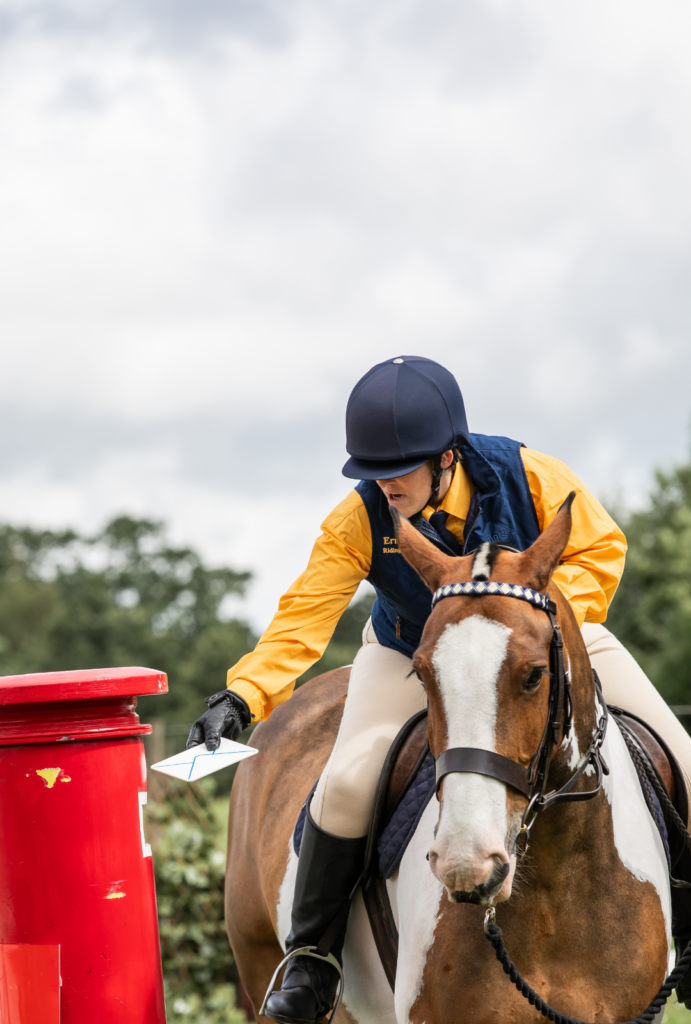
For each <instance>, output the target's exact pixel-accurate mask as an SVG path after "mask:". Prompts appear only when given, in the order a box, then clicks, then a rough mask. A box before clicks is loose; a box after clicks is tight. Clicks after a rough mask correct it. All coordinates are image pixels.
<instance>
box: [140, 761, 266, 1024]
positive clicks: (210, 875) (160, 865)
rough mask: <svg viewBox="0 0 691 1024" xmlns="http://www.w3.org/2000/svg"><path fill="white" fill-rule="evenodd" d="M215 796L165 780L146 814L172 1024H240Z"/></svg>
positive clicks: (222, 818)
mask: <svg viewBox="0 0 691 1024" xmlns="http://www.w3.org/2000/svg"><path fill="white" fill-rule="evenodd" d="M157 781H158V780H157ZM215 792H216V781H215V779H213V778H208V779H202V780H201V781H199V782H196V783H193V784H192V785H190V784H189V783H185V782H182V783H180V782H177V781H175V780H173V779H166V778H163V779H162V780H160V781H158V784H157V786H156V794H157V799H156V800H155V801H154V802H153V803H151V804H150V805H149V807H148V811H147V817H148V820H149V823H150V834H151V840H152V846H153V852H154V866H155V870H156V898H157V901H158V921H159V930H160V935H161V956H162V960H163V980H164V985H165V995H166V1008H167V1011H168V1019H169V1020H170V1021H176V1020H180V1021H185V1020H187V1021H193V1022H194V1024H243V1022H244V1021H245V1020H246V1017H245V1013H244V1011H243V1010H240V1009H238V1008H236V1003H237V974H236V969H235V965H234V963H233V960H232V956H231V953H230V950H229V948H228V938H227V936H226V931H225V924H224V918H223V882H224V876H225V865H226V855H225V831H226V826H227V819H228V813H227V804H226V802H225V801H223V802H220V801H218V800H216V799H215Z"/></svg>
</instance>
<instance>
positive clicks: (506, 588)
mask: <svg viewBox="0 0 691 1024" xmlns="http://www.w3.org/2000/svg"><path fill="white" fill-rule="evenodd" d="M464 594H468V595H470V594H472V595H473V596H480V595H482V594H499V595H501V596H502V597H516V598H518V600H519V601H527V602H528V604H532V605H535V607H536V608H542V610H543V611H544V612H549V611H552V612H553V613H556V607H555V605H554V603H553V602H552V600H551V598H550V596H549V594H541V593H540V591H539V590H531V589H530V587H522V586H520V585H519V584H518V583H498V582H495V581H494V580H492V581H490V582H487V583H485V582H484V581H480V580H468V581H467V582H465V583H447V584H446V586H445V587H439V590H435V592H434V594H433V596H432V607H433V608H434V606H435V604H436V603H437V601H441V599H442V598H443V597H461V596H462V595H464Z"/></svg>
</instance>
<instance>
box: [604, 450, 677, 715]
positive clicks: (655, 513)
mask: <svg viewBox="0 0 691 1024" xmlns="http://www.w3.org/2000/svg"><path fill="white" fill-rule="evenodd" d="M618 521H619V522H620V523H621V526H622V528H623V530H624V532H625V533H626V537H627V540H628V542H629V551H628V555H627V559H626V569H625V572H624V576H623V578H622V581H621V584H620V586H619V589H618V591H617V593H616V596H615V598H614V601H613V602H612V607H611V610H610V614H609V616H608V619H607V626H608V628H610V629H611V630H612V631H613V632H614V633H615V634H616V636H617V637H618V638H619V639H620V640H621V641H622V643H623V644H625V645H626V647H628V649H629V650H630V651H631V653H632V654H633V656H634V657H635V658H636V660H637V661H638V662H639V664H640V666H641V668H642V669H643V670H644V671H645V672H646V673H647V674H648V675H649V676H650V678H651V679H652V681H653V682H654V683H655V685H656V687H657V688H658V690H659V691H660V693H661V694H662V695H663V697H664V698H665V699H666V700H667V701H669V702H670V703H671V704H691V463H688V464H687V465H684V466H680V467H678V468H677V469H675V470H673V471H672V472H670V473H662V472H660V473H658V474H657V477H656V484H655V487H654V489H653V491H652V493H651V495H650V498H649V499H648V503H647V505H646V507H645V508H643V509H642V510H640V511H638V512H633V513H631V514H630V515H629V516H627V517H622V516H619V517H618Z"/></svg>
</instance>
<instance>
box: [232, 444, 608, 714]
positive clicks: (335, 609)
mask: <svg viewBox="0 0 691 1024" xmlns="http://www.w3.org/2000/svg"><path fill="white" fill-rule="evenodd" d="M521 457H522V459H523V465H524V467H525V471H526V476H527V478H528V484H529V486H530V492H531V494H532V496H533V501H534V502H535V510H536V512H537V518H538V523H539V525H540V530H541V531H543V530H544V529H545V527H547V526H548V525H549V524H550V523H551V522H552V520H553V519H554V517H555V515H556V514H557V512H558V510H559V507H560V505H561V504H562V502H563V501H564V499H565V498H566V496H567V494H569V492H570V491H573V490H575V491H576V492H577V494H578V498H577V500H576V501H575V502H574V504H573V506H572V509H571V513H572V516H573V526H572V529H571V537H570V539H569V544H568V547H567V548H566V551H565V552H564V556H563V559H562V563H561V565H559V567H558V568H557V570H556V572H555V573H554V577H553V578H554V581H555V582H556V583H558V584H559V586H560V587H561V590H562V593H563V594H564V595H565V597H566V598H568V600H569V602H570V603H571V608H572V610H573V612H574V615H575V616H576V618H577V620H578V624H579V626H580V625H582V624H583V622H604V621H605V619H606V617H607V609H608V607H609V604H610V602H611V600H612V598H613V597H614V593H615V591H616V589H617V586H618V585H619V580H620V579H621V574H622V573H623V571H624V560H625V557H626V539H625V537H624V534H623V533H622V532H621V530H620V529H619V527H618V526H617V525H616V523H615V522H614V520H613V519H612V518H611V517H610V516H609V515H608V514H607V512H605V510H604V508H603V507H602V505H601V504H600V503H599V501H597V500H596V498H594V497H593V495H592V494H591V493H590V491H588V490H587V489H586V488H585V487H584V486H583V484H582V483H581V482H580V480H579V479H578V478H577V477H576V476H575V475H574V474H573V473H572V472H571V470H570V469H568V468H567V467H566V466H565V465H564V464H563V463H562V462H560V461H559V460H558V459H554V458H551V457H550V456H549V455H542V454H541V453H540V452H535V451H532V450H531V449H529V448H521ZM471 497H472V484H471V482H470V479H469V477H468V475H467V474H466V472H465V470H464V468H463V466H462V464H460V463H459V464H457V465H456V470H455V473H454V476H453V480H452V481H451V486H450V487H449V490H448V491H447V493H446V495H445V497H444V500H443V501H442V503H441V505H440V509H441V510H443V511H444V512H448V514H449V515H448V519H447V520H446V527H447V529H449V530H451V532H452V533H453V534H454V535H455V536H456V537H457V538H458V540H459V541H461V542H462V541H463V529H464V527H465V521H466V517H467V515H468V509H469V507H470V499H471ZM434 511H435V510H434V509H433V508H431V507H430V506H428V507H427V508H426V509H424V511H423V515H424V516H425V518H426V519H429V517H430V516H431V515H432V513H433V512H434ZM371 559H372V536H371V532H370V524H369V518H368V516H367V512H366V510H365V506H364V504H363V502H362V498H361V497H360V495H359V494H358V493H357V491H351V492H350V494H349V495H348V497H347V498H345V499H344V500H343V501H342V502H341V503H340V505H338V506H337V507H336V508H335V509H334V510H333V512H332V513H331V514H330V515H329V516H327V518H326V519H325V520H324V522H323V523H322V533H321V536H320V537H319V538H318V539H317V542H316V544H315V545H314V548H313V549H312V554H311V556H310V560H309V563H308V565H307V568H306V569H305V571H304V572H303V573H302V575H301V576H299V577H298V578H297V580H296V581H295V583H293V585H292V587H290V589H289V590H287V591H286V593H285V594H284V595H283V597H282V598H281V600H280V602H279V606H278V611H277V612H276V614H275V615H274V617H273V619H272V621H271V624H270V625H269V627H268V629H267V630H266V631H265V633H264V634H263V636H262V637H261V639H260V641H259V643H258V644H257V646H256V647H255V649H254V650H253V651H252V652H251V653H250V654H246V655H245V657H244V658H241V659H240V661H239V662H238V663H237V665H235V666H234V667H233V668H231V669H230V670H229V672H228V687H229V689H231V690H234V691H235V692H236V693H239V694H240V696H241V697H244V698H245V700H246V701H247V703H248V704H249V706H250V710H251V711H252V717H253V720H254V721H260V720H261V719H264V718H267V717H268V715H270V714H271V712H272V711H273V709H274V708H276V707H278V705H279V704H283V703H284V701H286V700H288V698H289V697H290V695H291V694H292V692H293V687H294V686H295V680H296V679H297V678H298V676H301V675H302V673H303V672H306V671H307V669H308V668H309V667H310V666H311V665H313V664H314V663H315V661H318V659H319V658H321V656H322V654H323V653H324V651H325V649H326V646H327V644H328V643H329V640H330V639H331V637H332V635H333V631H334V629H335V628H336V623H337V622H338V620H339V619H340V617H341V615H342V614H343V612H344V611H345V609H346V608H347V607H348V604H349V603H350V601H351V599H352V597H353V595H354V594H355V591H356V590H357V588H358V585H359V584H360V582H361V581H362V580H364V579H365V578H366V576H367V575H368V573H369V571H370V564H371Z"/></svg>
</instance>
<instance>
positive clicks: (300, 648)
mask: <svg viewBox="0 0 691 1024" xmlns="http://www.w3.org/2000/svg"><path fill="white" fill-rule="evenodd" d="M371 562H372V533H371V530H370V525H369V519H368V517H367V512H366V510H365V507H364V505H363V504H362V498H361V497H360V495H359V494H358V493H357V492H356V491H351V493H350V494H349V495H348V497H347V498H346V499H345V500H344V501H342V502H341V504H340V505H338V506H337V507H336V508H335V509H334V511H333V512H332V513H331V515H330V516H328V517H327V519H325V520H324V522H323V523H322V533H321V536H320V537H319V539H318V540H317V542H316V544H315V545H314V548H313V549H312V554H311V556H310V560H309V563H308V565H307V568H306V569H305V571H304V572H303V574H302V576H299V577H298V579H297V580H296V581H295V583H293V585H292V587H290V589H289V590H288V591H286V593H285V594H284V595H283V597H282V598H281V600H280V602H279V605H278V611H277V612H276V614H275V615H274V617H273V619H272V620H271V624H270V625H269V627H268V629H267V630H266V632H265V633H264V634H263V636H262V637H261V639H260V641H259V643H258V644H257V646H256V647H255V649H254V650H253V651H251V652H250V653H249V654H246V655H245V657H244V658H241V659H240V661H239V662H238V663H237V665H234V666H233V668H231V669H230V670H229V672H228V684H227V685H228V687H229V689H231V690H234V691H235V692H236V693H239V694H240V696H241V697H244V699H245V700H246V701H247V703H248V704H249V706H250V711H251V712H252V720H253V721H259V720H260V719H263V718H266V717H267V716H268V715H270V714H271V712H272V711H273V709H274V708H276V707H278V705H279V704H283V703H284V701H287V700H288V698H289V697H290V695H291V693H292V692H293V687H294V685H295V680H296V679H297V678H298V676H301V675H302V673H303V672H306V671H307V669H308V668H310V666H311V665H313V664H314V663H315V661H318V660H319V658H321V656H322V654H323V653H324V651H325V650H326V647H327V644H328V643H329V640H330V639H331V636H332V634H333V631H334V629H335V628H336V624H337V622H338V620H339V619H340V617H341V615H342V614H343V612H344V611H345V609H346V608H347V607H348V604H349V603H350V601H351V598H352V597H353V595H354V594H355V591H356V590H357V588H358V584H359V583H360V581H361V580H364V579H365V577H366V576H367V574H368V573H369V570H370V565H371Z"/></svg>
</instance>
